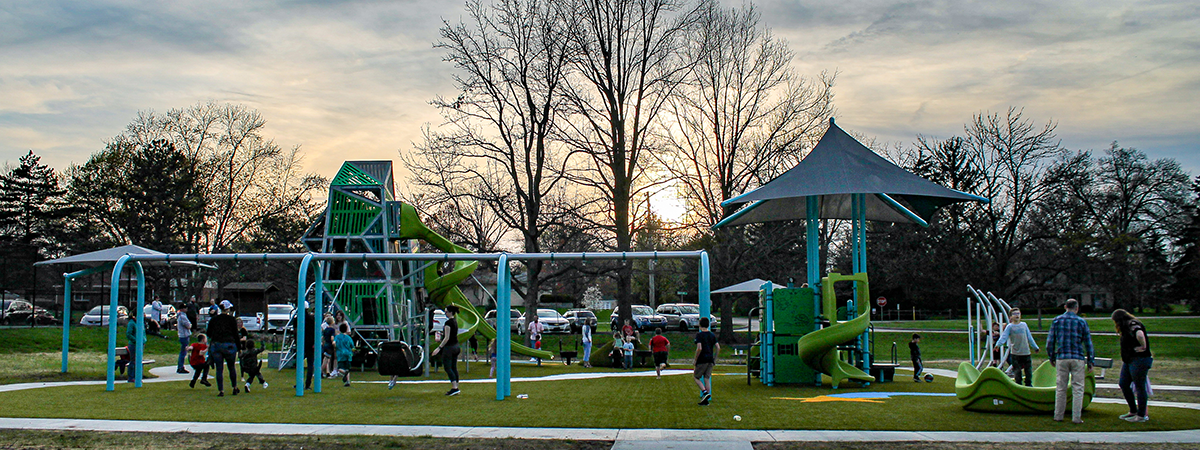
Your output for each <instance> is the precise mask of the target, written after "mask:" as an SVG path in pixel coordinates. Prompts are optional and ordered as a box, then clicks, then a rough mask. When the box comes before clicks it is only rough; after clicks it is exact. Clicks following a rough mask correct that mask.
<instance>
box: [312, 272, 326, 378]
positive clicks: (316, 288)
mask: <svg viewBox="0 0 1200 450" xmlns="http://www.w3.org/2000/svg"><path fill="white" fill-rule="evenodd" d="M323 268H324V267H323V265H322V264H321V261H317V270H316V275H314V276H313V281H314V283H313V320H315V321H318V323H319V321H320V320H321V319H322V318H323V317H324V316H325V314H324V312H325V305H324V302H325V298H324V297H325V293H324V289H323V287H324V286H322V285H323V284H324V279H325V277H324V276H323V274H322V269H323ZM313 328H318V326H317V324H315V323H314V324H313ZM309 350H312V355H313V356H312V359H313V370H314V371H315V370H317V367H319V366H320V365H321V360H320V359H319V358H320V355H321V340H320V339H317V336H313V348H310V349H309ZM318 375H319V374H316V373H314V374H313V392H316V393H320V392H321V378H324V376H318Z"/></svg>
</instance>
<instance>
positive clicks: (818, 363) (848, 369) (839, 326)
mask: <svg viewBox="0 0 1200 450" xmlns="http://www.w3.org/2000/svg"><path fill="white" fill-rule="evenodd" d="M838 281H857V282H859V283H860V285H859V289H858V292H859V295H858V299H857V300H856V302H857V304H859V305H870V303H869V300H867V299H869V298H870V294H868V292H869V290H868V287H867V274H865V273H856V274H854V275H841V274H838V273H830V274H829V276H828V277H825V278H823V279H822V280H821V286H822V291H821V299H822V303H823V305H822V310H824V311H828V312H829V313H830V314H832V313H833V312H834V311H837V304H836V298H837V297H835V296H834V291H833V284H834V283H835V282H838ZM862 310H863V312H862V314H859V316H858V317H856V318H854V319H853V320H850V321H847V322H842V323H838V322H837V317H836V315H835V316H834V317H833V318H832V319H831V320H830V324H829V326H828V327H825V328H822V329H820V330H817V331H814V332H812V333H808V334H806V335H804V337H801V338H800V340H799V341H798V342H797V343H796V350H797V353H798V354H799V356H800V359H801V360H802V361H804V363H805V364H808V366H809V367H812V368H813V369H815V370H816V371H818V372H821V373H823V374H826V375H829V377H830V378H831V379H832V384H833V387H834V389H836V388H837V387H838V385H840V384H841V383H842V381H843V380H855V381H859V382H863V383H870V382H873V381H875V377H873V376H870V375H868V374H866V373H865V372H863V371H862V370H861V369H859V368H857V367H854V366H853V365H851V364H849V363H847V362H845V361H842V359H841V358H839V357H838V350H837V346H838V345H839V344H842V343H843V342H847V341H851V340H854V339H855V338H857V337H858V336H859V335H861V334H863V333H864V332H866V331H867V327H868V326H869V325H870V324H871V308H870V307H869V306H868V307H865V308H862Z"/></svg>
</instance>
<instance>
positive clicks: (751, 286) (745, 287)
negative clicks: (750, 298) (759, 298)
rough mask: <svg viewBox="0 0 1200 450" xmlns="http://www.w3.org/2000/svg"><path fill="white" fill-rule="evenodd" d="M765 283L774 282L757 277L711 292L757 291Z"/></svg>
mask: <svg viewBox="0 0 1200 450" xmlns="http://www.w3.org/2000/svg"><path fill="white" fill-rule="evenodd" d="M766 283H771V284H774V283H772V282H769V281H766V280H760V279H758V278H755V279H753V280H749V281H743V282H741V283H738V284H735V285H732V286H725V287H723V288H720V289H717V290H715V291H712V293H713V294H736V293H740V292H758V291H759V290H760V289H761V288H762V285H763V284H766Z"/></svg>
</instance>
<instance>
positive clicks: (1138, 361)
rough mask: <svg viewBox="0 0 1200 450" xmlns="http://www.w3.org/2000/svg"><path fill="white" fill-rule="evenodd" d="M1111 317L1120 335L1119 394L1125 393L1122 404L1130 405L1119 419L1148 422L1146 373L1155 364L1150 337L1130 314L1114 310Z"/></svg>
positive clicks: (1148, 372)
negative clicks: (1127, 410) (1151, 352)
mask: <svg viewBox="0 0 1200 450" xmlns="http://www.w3.org/2000/svg"><path fill="white" fill-rule="evenodd" d="M1112 320H1113V323H1114V325H1116V327H1117V333H1118V334H1120V335H1121V381H1119V382H1118V383H1117V385H1118V386H1120V387H1121V393H1122V394H1125V403H1127V404H1129V412H1128V413H1126V414H1122V415H1121V416H1120V418H1122V419H1125V420H1127V421H1130V422H1149V421H1150V416H1149V415H1148V414H1146V402H1147V397H1148V394H1149V392H1147V388H1148V387H1149V383H1148V381H1147V378H1146V377H1147V375H1149V374H1150V367H1151V366H1153V365H1154V357H1153V355H1151V354H1150V338H1149V337H1147V336H1146V327H1145V325H1142V322H1141V321H1139V320H1137V317H1134V316H1133V314H1130V313H1129V311H1126V310H1124V309H1118V310H1116V311H1113V313H1112Z"/></svg>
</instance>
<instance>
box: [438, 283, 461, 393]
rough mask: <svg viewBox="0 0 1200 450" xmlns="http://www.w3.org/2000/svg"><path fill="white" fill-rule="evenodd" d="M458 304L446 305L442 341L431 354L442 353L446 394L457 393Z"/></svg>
mask: <svg viewBox="0 0 1200 450" xmlns="http://www.w3.org/2000/svg"><path fill="white" fill-rule="evenodd" d="M456 317H458V306H457V305H450V306H447V307H446V323H445V324H444V325H442V343H441V344H438V346H437V348H435V349H433V356H438V355H439V354H441V355H442V367H444V368H445V369H446V376H447V377H449V378H450V390H449V391H446V395H458V393H459V390H458V353H459V349H458V320H457V319H456Z"/></svg>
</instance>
